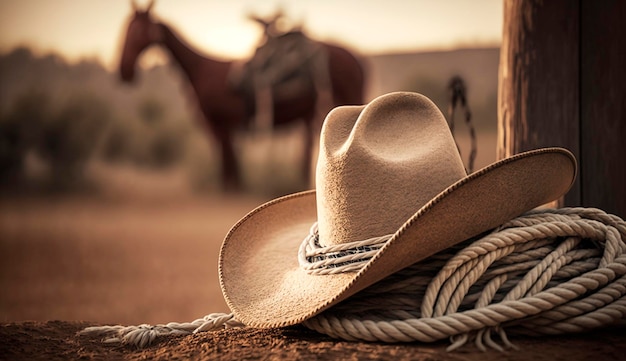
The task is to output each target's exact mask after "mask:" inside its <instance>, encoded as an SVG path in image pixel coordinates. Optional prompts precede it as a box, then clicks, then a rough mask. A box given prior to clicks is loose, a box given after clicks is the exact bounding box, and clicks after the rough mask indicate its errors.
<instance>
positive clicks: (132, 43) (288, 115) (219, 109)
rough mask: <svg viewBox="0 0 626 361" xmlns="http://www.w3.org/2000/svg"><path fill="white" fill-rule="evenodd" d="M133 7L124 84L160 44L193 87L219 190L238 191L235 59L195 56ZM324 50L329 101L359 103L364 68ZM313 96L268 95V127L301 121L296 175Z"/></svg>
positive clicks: (241, 112) (308, 150) (306, 158)
mask: <svg viewBox="0 0 626 361" xmlns="http://www.w3.org/2000/svg"><path fill="white" fill-rule="evenodd" d="M151 8H152V3H150V4H149V5H148V7H147V8H146V9H145V10H140V9H138V8H137V7H136V6H135V5H134V4H133V10H134V13H133V14H132V15H131V18H130V20H129V22H128V26H127V30H126V37H125V41H124V45H123V48H122V55H121V60H120V64H119V74H120V76H121V79H122V80H123V81H125V82H132V81H133V79H134V73H135V67H136V63H137V59H138V57H139V56H140V55H141V54H142V52H143V51H144V50H145V49H146V48H148V47H149V46H151V45H154V44H157V45H160V46H163V47H164V48H166V49H167V50H168V51H169V53H170V55H171V57H172V58H173V59H174V60H175V61H176V62H177V63H178V65H179V66H180V69H181V70H182V72H183V73H184V74H185V75H186V77H187V79H188V81H189V83H190V84H191V87H192V88H193V90H194V93H195V97H196V99H197V103H198V105H199V107H200V110H201V113H202V115H203V117H204V120H205V122H206V124H207V126H208V130H209V133H210V134H211V135H212V137H213V138H214V140H215V141H217V142H218V143H219V150H220V154H221V183H222V189H223V190H226V191H228V190H233V191H237V190H240V189H241V182H242V181H241V175H240V170H239V161H238V157H237V155H236V154H235V149H234V144H233V141H234V135H235V133H236V132H237V131H238V130H239V129H243V128H244V127H245V125H246V124H248V121H249V117H250V115H249V114H247V111H246V110H247V109H249V102H248V104H246V99H245V97H244V94H241V92H239V91H237V90H236V89H235V88H234V87H233V86H231V83H230V81H229V77H230V74H231V71H233V70H234V69H235V68H236V66H237V65H236V64H237V62H236V61H223V60H217V59H212V58H210V57H206V56H203V55H200V54H199V53H198V52H197V51H196V50H194V49H193V48H192V47H191V46H190V45H189V44H188V43H187V42H186V41H185V40H183V39H182V38H181V37H180V36H179V35H178V34H177V33H176V32H175V31H174V30H173V29H172V28H171V27H170V26H168V25H167V24H165V23H163V22H160V21H156V20H155V19H154V18H153V16H152V14H151V12H150V9H151ZM322 45H323V46H324V48H325V49H326V51H327V54H328V64H327V69H328V75H329V78H330V81H331V86H330V91H331V93H332V104H329V105H330V107H329V109H327V110H326V111H329V110H330V108H332V107H335V106H339V105H360V104H363V97H364V79H365V75H364V70H363V68H362V65H361V62H360V61H359V60H358V59H357V58H356V57H355V56H354V55H353V54H352V53H351V52H349V51H348V50H346V49H344V48H342V47H339V46H336V45H332V44H327V43H323V44H322ZM317 98H318V94H317V93H316V92H315V91H311V92H309V93H308V94H303V95H301V96H299V97H297V98H293V99H289V100H281V99H274V100H273V107H272V114H273V119H272V122H273V123H272V125H273V127H274V128H278V127H282V126H286V125H289V124H293V123H294V122H296V121H303V122H304V125H305V132H304V133H305V135H304V137H305V140H304V143H303V144H304V152H303V160H302V169H301V170H302V178H303V180H304V181H308V180H309V179H310V171H311V161H312V155H313V154H312V152H313V142H314V139H315V138H316V136H317V134H319V131H320V127H321V122H316V120H315V118H316V114H317V110H318V109H317V106H318V104H317Z"/></svg>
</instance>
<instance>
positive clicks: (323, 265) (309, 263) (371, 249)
mask: <svg viewBox="0 0 626 361" xmlns="http://www.w3.org/2000/svg"><path fill="white" fill-rule="evenodd" d="M391 236H392V234H387V235H384V236H379V237H373V238H368V239H366V240H363V241H355V242H349V243H344V244H338V245H332V246H321V245H320V242H319V240H320V237H319V229H318V227H317V222H315V223H313V225H312V226H311V229H310V231H309V234H308V235H307V236H306V238H304V240H303V241H302V244H300V249H299V250H298V262H299V263H300V267H302V268H303V269H305V270H306V271H307V273H309V274H314V275H327V274H336V273H343V272H356V271H359V270H360V269H361V268H362V267H363V265H364V264H365V263H367V261H369V260H370V259H371V258H372V257H373V256H374V255H375V254H376V252H377V251H378V250H379V249H380V248H381V247H382V246H384V245H385V243H386V242H387V241H388V240H389V238H391Z"/></svg>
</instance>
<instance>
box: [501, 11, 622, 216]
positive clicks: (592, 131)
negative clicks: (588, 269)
mask: <svg viewBox="0 0 626 361" xmlns="http://www.w3.org/2000/svg"><path fill="white" fill-rule="evenodd" d="M625 34H626V2H625V1H608V0H607V1H593V0H573V1H572V0H550V1H541V0H505V2H504V29H503V38H502V47H501V53H500V69H499V86H498V144H497V147H498V149H497V157H498V159H501V158H504V157H507V156H510V155H512V154H515V153H519V152H521V151H525V150H529V149H534V148H539V147H546V146H562V147H565V148H568V149H569V150H571V151H572V152H573V153H574V155H575V156H576V158H577V159H578V163H579V164H578V166H579V173H578V176H577V180H576V183H575V184H574V186H573V188H572V190H571V191H570V192H569V193H568V194H567V195H566V196H565V197H564V199H563V200H561V202H560V203H559V205H566V206H578V205H582V206H586V207H598V208H601V209H603V210H605V211H607V212H610V213H615V214H617V215H620V216H622V217H624V216H626V41H624V36H625Z"/></svg>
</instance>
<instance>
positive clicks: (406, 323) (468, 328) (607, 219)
mask: <svg viewBox="0 0 626 361" xmlns="http://www.w3.org/2000/svg"><path fill="white" fill-rule="evenodd" d="M624 240H626V222H624V221H623V220H622V219H620V218H619V217H617V216H614V215H609V214H606V213H605V212H603V211H601V210H599V209H593V208H563V209H550V210H545V209H544V210H539V211H531V212H528V213H526V214H525V215H523V216H521V217H518V218H516V219H514V220H512V221H510V222H508V223H506V224H504V225H502V226H501V227H499V228H498V229H496V230H494V232H492V233H491V234H488V235H486V236H483V237H482V238H479V239H477V240H469V241H466V242H464V243H463V244H460V245H457V246H455V247H453V248H451V249H448V250H445V251H443V252H441V253H439V254H437V255H436V256H433V257H430V258H429V259H426V260H424V261H422V262H419V263H417V264H415V265H413V266H411V267H408V268H407V269H405V270H403V271H401V272H399V273H398V274H396V275H393V276H391V277H388V278H387V279H384V280H382V281H381V282H379V283H377V284H375V285H373V286H371V287H370V288H368V289H366V290H364V291H362V292H360V293H358V294H357V295H355V296H353V297H352V298H350V299H348V300H346V301H344V302H343V303H341V304H339V305H337V306H335V307H333V308H331V309H329V310H327V311H326V312H324V313H322V314H320V315H317V316H315V317H313V318H312V319H309V320H306V321H304V325H305V326H307V327H309V328H311V329H313V330H316V331H318V332H321V333H325V334H327V335H329V336H331V337H335V338H342V339H346V340H366V341H384V342H411V341H422V342H433V341H437V340H441V339H445V338H450V340H451V342H452V344H451V346H450V347H449V348H448V349H449V350H452V349H455V348H458V347H460V346H461V345H463V344H464V343H466V342H467V341H468V340H469V339H471V338H474V339H475V342H476V345H477V346H478V347H479V348H481V349H484V348H485V344H486V345H487V346H489V347H492V348H496V349H499V350H502V349H503V348H502V347H501V346H500V345H498V344H497V343H496V342H495V341H494V340H493V339H492V337H491V334H492V333H496V334H497V335H498V336H499V337H500V339H501V341H502V343H503V344H504V346H505V347H508V348H514V345H513V344H511V343H510V341H509V340H508V338H507V336H506V333H505V332H504V329H505V328H506V330H507V332H508V333H514V334H526V335H543V334H560V333H569V332H582V331H586V330H589V329H592V328H596V327H602V326H606V325H609V324H613V323H616V322H619V321H622V320H623V319H624V316H625V315H626V244H625V243H624ZM444 260H445V261H444ZM444 262H445V263H444ZM398 276H399V277H403V278H404V279H405V280H411V282H413V283H412V284H411V285H410V286H408V285H407V286H404V283H403V286H402V287H396V286H397V284H393V283H394V282H397V280H398Z"/></svg>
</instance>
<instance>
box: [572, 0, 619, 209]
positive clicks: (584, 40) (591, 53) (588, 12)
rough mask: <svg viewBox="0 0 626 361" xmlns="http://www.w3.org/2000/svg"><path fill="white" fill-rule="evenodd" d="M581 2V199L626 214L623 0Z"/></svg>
mask: <svg viewBox="0 0 626 361" xmlns="http://www.w3.org/2000/svg"><path fill="white" fill-rule="evenodd" d="M581 5H582V7H581V14H582V16H581V56H580V59H581V134H580V135H581V137H580V158H579V159H580V164H581V196H582V199H581V201H582V202H581V203H582V204H583V205H585V206H587V207H598V208H601V209H603V210H605V211H607V212H610V213H614V214H617V215H619V216H621V217H626V39H624V37H625V36H626V1H593V0H583V1H582V4H581Z"/></svg>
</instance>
